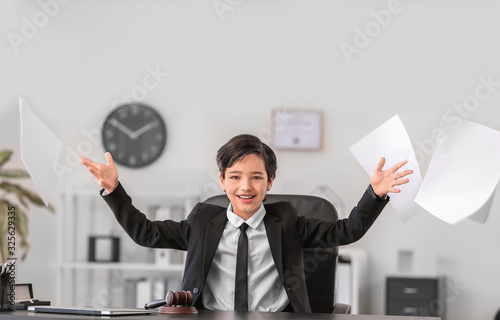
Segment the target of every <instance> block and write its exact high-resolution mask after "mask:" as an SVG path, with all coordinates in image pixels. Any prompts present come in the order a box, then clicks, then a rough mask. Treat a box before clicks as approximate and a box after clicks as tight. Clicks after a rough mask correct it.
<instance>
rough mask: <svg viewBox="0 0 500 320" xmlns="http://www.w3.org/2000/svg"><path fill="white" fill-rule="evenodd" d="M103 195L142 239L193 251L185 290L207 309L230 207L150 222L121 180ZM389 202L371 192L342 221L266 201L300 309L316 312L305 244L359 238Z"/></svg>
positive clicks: (278, 259) (274, 244)
mask: <svg viewBox="0 0 500 320" xmlns="http://www.w3.org/2000/svg"><path fill="white" fill-rule="evenodd" d="M101 193H102V191H101ZM103 198H104V199H105V201H106V202H107V204H108V205H109V207H110V208H111V210H112V211H113V213H114V214H115V216H116V219H117V220H118V222H119V223H120V225H121V226H122V227H123V229H124V230H125V231H126V232H127V234H128V235H129V236H130V237H131V238H132V239H133V240H134V241H135V242H136V243H137V244H139V245H142V246H145V247H151V248H173V249H179V250H187V256H186V262H185V269H184V278H183V280H182V290H190V291H192V292H193V304H194V305H195V306H196V307H197V308H203V305H202V299H201V298H200V297H201V294H202V292H203V288H204V285H205V280H206V279H207V275H208V271H209V269H210V266H211V264H212V260H213V257H214V255H215V251H216V250H217V247H218V244H219V241H220V238H221V236H222V232H223V231H224V226H225V225H226V221H227V217H226V210H227V208H223V207H219V206H215V205H211V204H204V203H198V204H197V205H196V206H195V207H194V208H193V210H192V211H191V213H190V214H189V216H188V217H187V219H185V220H182V221H178V222H177V221H172V220H165V221H150V220H148V219H147V218H146V216H145V215H144V214H142V213H141V212H140V211H139V210H138V209H136V208H135V207H134V206H133V205H132V200H131V198H130V197H129V196H128V195H127V193H126V192H125V190H124V188H123V187H122V185H121V184H119V185H118V186H117V187H116V189H115V190H114V191H113V192H112V193H111V194H109V195H106V196H104V197H103ZM387 202H388V200H385V201H380V200H377V199H373V198H372V197H371V196H370V195H369V194H368V193H367V192H365V194H364V195H363V197H362V198H361V200H360V201H359V203H358V205H357V206H356V207H354V209H353V210H352V212H351V214H350V215H349V217H348V218H346V219H342V220H338V221H336V222H328V221H324V220H319V219H310V218H306V217H304V216H299V215H297V212H295V209H294V208H293V207H292V205H291V204H290V203H288V202H277V203H272V204H265V205H264V206H265V209H266V215H265V217H264V224H265V227H266V232H267V237H268V240H269V245H270V248H271V254H272V256H273V259H274V263H275V265H276V269H277V271H278V274H279V276H280V279H281V281H282V282H283V286H284V288H285V290H286V293H287V295H288V298H289V300H290V304H291V306H292V308H293V310H294V311H295V312H302V313H307V312H311V308H310V306H309V299H308V296H307V288H306V282H305V274H304V265H303V257H302V248H310V247H325V248H329V247H334V246H340V245H345V244H349V243H352V242H355V241H357V240H359V239H360V238H361V237H362V236H363V235H364V234H365V233H366V231H367V230H368V229H369V228H370V226H371V225H372V224H373V222H374V221H375V219H376V218H377V217H378V215H379V214H380V212H381V211H382V209H383V208H384V207H385V205H386V204H387Z"/></svg>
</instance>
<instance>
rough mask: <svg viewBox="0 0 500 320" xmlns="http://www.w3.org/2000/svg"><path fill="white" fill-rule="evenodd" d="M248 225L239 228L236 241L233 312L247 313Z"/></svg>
mask: <svg viewBox="0 0 500 320" xmlns="http://www.w3.org/2000/svg"><path fill="white" fill-rule="evenodd" d="M247 229H248V224H246V223H243V224H242V225H241V226H240V230H241V234H240V237H239V239H238V253H237V255H236V280H235V286H234V310H235V311H248V279H247V278H248V276H247V272H248V237H247V232H246V231H247Z"/></svg>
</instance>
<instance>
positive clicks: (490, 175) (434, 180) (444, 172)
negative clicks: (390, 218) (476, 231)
mask: <svg viewBox="0 0 500 320" xmlns="http://www.w3.org/2000/svg"><path fill="white" fill-rule="evenodd" d="M441 132H442V135H441V136H442V137H443V139H440V140H441V141H438V142H437V143H436V146H435V148H434V152H433V155H432V158H431V161H430V163H429V169H428V171H427V174H426V175H425V179H424V181H423V182H422V187H421V188H420V191H419V192H418V194H417V197H416V199H415V202H416V203H418V204H419V205H420V206H422V207H423V208H424V209H425V210H427V211H428V212H429V213H431V214H432V215H434V216H436V217H437V218H439V219H441V220H443V221H445V222H448V223H450V224H454V223H456V222H458V221H460V220H462V219H465V218H467V217H469V216H471V215H473V214H475V213H478V211H479V210H480V209H481V208H483V207H487V206H485V204H486V203H487V201H488V199H489V198H490V197H491V195H492V193H493V192H494V191H495V188H496V186H497V184H498V181H499V179H500V166H499V165H498V164H499V163H500V148H499V146H500V132H498V131H496V130H493V129H491V128H488V127H485V126H483V125H480V124H477V123H474V122H470V121H466V120H462V119H458V118H457V119H455V120H454V122H453V125H450V124H449V122H446V123H445V122H444V121H443V122H442V124H441Z"/></svg>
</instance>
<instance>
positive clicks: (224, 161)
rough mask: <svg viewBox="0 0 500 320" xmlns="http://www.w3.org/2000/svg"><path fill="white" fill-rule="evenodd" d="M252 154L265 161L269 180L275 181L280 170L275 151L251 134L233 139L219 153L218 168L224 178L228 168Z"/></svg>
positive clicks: (217, 158) (217, 157)
mask: <svg viewBox="0 0 500 320" xmlns="http://www.w3.org/2000/svg"><path fill="white" fill-rule="evenodd" d="M252 153H253V154H256V155H258V156H259V157H261V158H262V160H263V161H264V166H265V167H266V172H267V178H268V179H274V178H275V177H276V169H277V168H278V164H277V161H276V155H275V154H274V151H273V150H272V149H271V148H270V147H269V146H268V145H267V144H265V143H263V142H262V141H260V139H259V138H257V137H255V136H253V135H250V134H240V135H238V136H235V137H233V138H231V139H230V140H229V141H228V142H226V144H224V145H223V146H222V147H220V149H219V151H217V156H216V160H217V167H218V168H219V172H220V173H221V174H222V177H223V178H225V172H226V168H229V167H232V166H233V165H234V164H235V163H236V162H238V161H240V160H243V158H244V157H246V156H247V155H249V154H252Z"/></svg>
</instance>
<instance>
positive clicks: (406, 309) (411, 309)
mask: <svg viewBox="0 0 500 320" xmlns="http://www.w3.org/2000/svg"><path fill="white" fill-rule="evenodd" d="M417 311H418V310H417V308H415V307H404V308H403V313H404V314H413V315H415V314H417Z"/></svg>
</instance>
